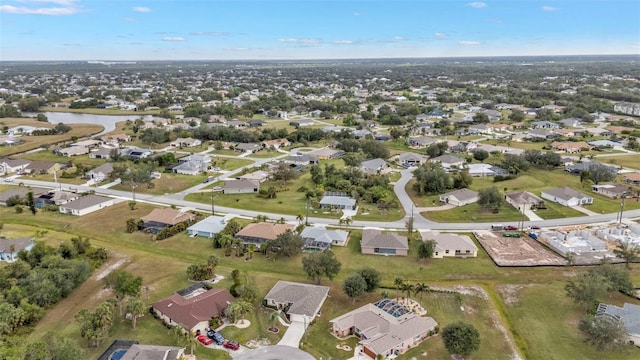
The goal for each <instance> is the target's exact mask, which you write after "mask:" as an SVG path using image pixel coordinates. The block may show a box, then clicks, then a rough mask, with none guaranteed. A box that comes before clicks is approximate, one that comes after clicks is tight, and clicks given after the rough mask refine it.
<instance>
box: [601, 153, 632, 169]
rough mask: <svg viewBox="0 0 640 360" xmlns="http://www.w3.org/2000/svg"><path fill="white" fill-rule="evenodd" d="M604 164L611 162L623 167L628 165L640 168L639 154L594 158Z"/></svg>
mask: <svg viewBox="0 0 640 360" xmlns="http://www.w3.org/2000/svg"><path fill="white" fill-rule="evenodd" d="M596 160H597V161H600V162H602V163H604V164H612V165H618V166H623V167H629V168H633V169H640V154H635V155H625V156H607V157H603V158H596Z"/></svg>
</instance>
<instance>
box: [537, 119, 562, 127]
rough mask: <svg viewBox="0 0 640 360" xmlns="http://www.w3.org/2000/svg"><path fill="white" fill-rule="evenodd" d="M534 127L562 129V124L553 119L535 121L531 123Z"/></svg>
mask: <svg viewBox="0 0 640 360" xmlns="http://www.w3.org/2000/svg"><path fill="white" fill-rule="evenodd" d="M531 128H532V129H560V124H557V123H554V122H551V121H546V120H544V121H533V122H532V123H531Z"/></svg>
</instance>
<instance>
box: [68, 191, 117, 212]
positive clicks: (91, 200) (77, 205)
mask: <svg viewBox="0 0 640 360" xmlns="http://www.w3.org/2000/svg"><path fill="white" fill-rule="evenodd" d="M107 201H113V199H111V198H108V197H104V196H99V195H94V194H89V195H85V196H81V197H79V198H78V199H76V200H73V201H70V202H68V203H66V204H64V205H61V206H60V207H64V208H65V209H72V210H82V209H86V208H88V207H91V206H94V205H98V204H102V203H105V202H107Z"/></svg>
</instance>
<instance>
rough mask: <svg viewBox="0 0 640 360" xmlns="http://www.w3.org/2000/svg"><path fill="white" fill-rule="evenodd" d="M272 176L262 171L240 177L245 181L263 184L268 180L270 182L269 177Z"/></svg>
mask: <svg viewBox="0 0 640 360" xmlns="http://www.w3.org/2000/svg"><path fill="white" fill-rule="evenodd" d="M270 176H271V174H269V173H268V172H266V171H262V170H257V171H254V172H251V173H248V174H244V175H242V176H240V179H244V180H249V181H253V182H258V183H263V182H265V181H267V180H269V177H270Z"/></svg>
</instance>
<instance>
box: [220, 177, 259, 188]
mask: <svg viewBox="0 0 640 360" xmlns="http://www.w3.org/2000/svg"><path fill="white" fill-rule="evenodd" d="M258 186H260V185H259V184H258V183H257V182H256V181H254V180H249V179H235V180H227V181H225V182H224V188H225V190H230V189H248V188H256V187H258Z"/></svg>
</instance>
